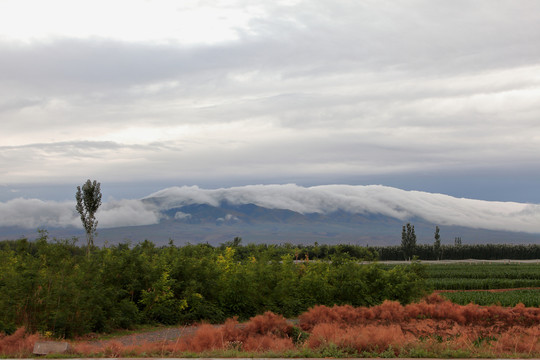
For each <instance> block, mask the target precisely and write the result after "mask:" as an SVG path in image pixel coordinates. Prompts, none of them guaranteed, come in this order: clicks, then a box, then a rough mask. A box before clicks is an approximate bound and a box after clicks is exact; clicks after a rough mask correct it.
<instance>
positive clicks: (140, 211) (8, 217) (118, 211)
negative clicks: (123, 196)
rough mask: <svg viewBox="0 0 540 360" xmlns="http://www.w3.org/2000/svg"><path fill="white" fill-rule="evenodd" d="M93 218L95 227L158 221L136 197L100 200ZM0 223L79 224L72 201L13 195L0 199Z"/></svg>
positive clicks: (34, 225) (25, 225) (26, 225)
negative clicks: (14, 196) (15, 196)
mask: <svg viewBox="0 0 540 360" xmlns="http://www.w3.org/2000/svg"><path fill="white" fill-rule="evenodd" d="M96 218H97V220H98V227H99V228H110V227H118V226H136V225H149V224H156V223H158V222H159V214H158V213H157V212H156V211H154V210H153V209H152V208H151V207H149V206H148V205H145V204H143V203H141V202H140V201H139V200H113V201H109V202H105V203H103V205H102V206H101V207H100V208H99V210H98V212H97V214H96ZM0 226H18V227H23V228H28V229H36V228H40V227H71V226H73V227H77V228H82V225H81V220H80V217H79V214H78V213H77V212H76V211H75V203H73V202H68V201H66V202H56V201H42V200H38V199H22V198H18V199H13V200H9V201H7V202H0Z"/></svg>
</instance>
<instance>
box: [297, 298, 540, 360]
mask: <svg viewBox="0 0 540 360" xmlns="http://www.w3.org/2000/svg"><path fill="white" fill-rule="evenodd" d="M299 321H300V326H301V327H302V329H303V330H305V331H309V332H310V333H311V337H310V339H309V341H308V344H309V346H311V347H314V348H316V347H318V346H322V345H324V344H326V343H333V344H336V345H338V346H343V347H349V348H351V347H352V348H354V349H356V350H358V351H360V350H368V351H373V349H378V350H379V351H381V350H385V349H387V348H389V347H390V346H392V348H396V347H401V348H406V347H410V346H413V345H414V344H415V343H418V342H419V341H421V340H422V341H424V342H425V343H426V344H428V343H429V342H430V341H431V342H434V341H435V342H438V343H442V342H446V343H448V344H447V345H449V346H450V347H452V348H456V349H458V348H460V349H466V350H471V349H472V348H475V349H480V348H481V349H483V350H491V351H494V352H495V353H501V352H520V353H526V354H531V353H536V354H537V353H539V352H540V337H539V335H540V309H538V308H526V307H524V306H523V305H521V304H520V305H517V306H515V307H513V308H504V307H501V306H478V305H474V304H469V305H465V306H461V305H457V304H454V303H451V302H450V301H445V300H444V299H443V298H441V297H440V296H438V295H431V296H429V297H427V298H426V299H425V300H424V301H422V302H420V303H416V304H409V305H406V306H402V305H400V304H399V303H397V302H392V301H385V302H384V303H382V304H381V305H378V306H374V307H371V308H366V307H359V308H354V307H352V306H334V307H332V308H329V307H326V306H316V307H314V308H312V309H310V310H309V311H307V312H305V313H304V314H302V315H301V316H300V317H299ZM490 344H492V345H493V346H491V345H490ZM490 346H491V347H490Z"/></svg>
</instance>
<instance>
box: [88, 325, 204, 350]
mask: <svg viewBox="0 0 540 360" xmlns="http://www.w3.org/2000/svg"><path fill="white" fill-rule="evenodd" d="M197 329H198V326H197V325H192V326H181V327H168V328H164V329H159V330H152V331H145V332H141V333H135V334H131V335H124V336H119V337H115V338H113V339H107V340H96V341H92V342H91V344H92V345H98V346H103V345H106V344H108V343H111V342H120V343H121V344H122V345H137V344H141V343H144V342H147V343H149V342H159V341H176V340H177V339H178V338H181V337H185V336H189V335H193V334H194V333H195V332H196V331H197Z"/></svg>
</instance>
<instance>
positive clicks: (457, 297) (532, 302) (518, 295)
mask: <svg viewBox="0 0 540 360" xmlns="http://www.w3.org/2000/svg"><path fill="white" fill-rule="evenodd" d="M442 295H443V296H444V297H445V298H447V299H448V300H450V301H452V302H454V303H456V304H460V305H467V304H469V303H474V304H477V305H485V306H488V305H501V306H512V307H513V306H516V305H517V304H519V303H521V304H523V305H525V306H528V307H540V290H513V291H503V292H487V291H467V292H454V293H443V294H442Z"/></svg>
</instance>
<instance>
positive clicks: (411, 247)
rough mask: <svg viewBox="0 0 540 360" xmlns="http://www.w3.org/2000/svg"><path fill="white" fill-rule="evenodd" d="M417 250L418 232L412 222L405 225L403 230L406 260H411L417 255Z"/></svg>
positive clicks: (402, 238)
mask: <svg viewBox="0 0 540 360" xmlns="http://www.w3.org/2000/svg"><path fill="white" fill-rule="evenodd" d="M415 250H416V234H415V232H414V225H412V226H411V223H407V225H404V226H403V229H402V232H401V251H403V256H404V257H405V260H410V259H411V258H412V257H413V255H415Z"/></svg>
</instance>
